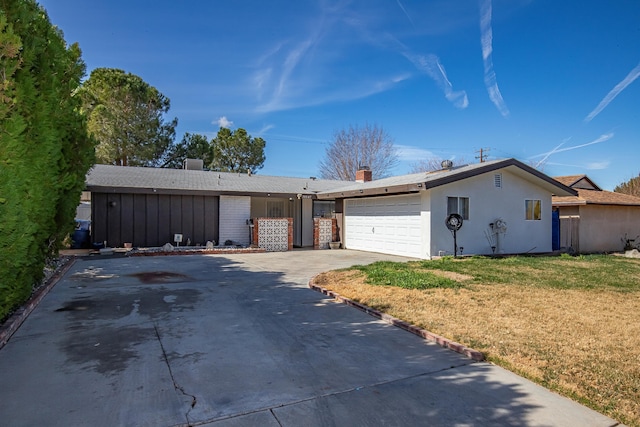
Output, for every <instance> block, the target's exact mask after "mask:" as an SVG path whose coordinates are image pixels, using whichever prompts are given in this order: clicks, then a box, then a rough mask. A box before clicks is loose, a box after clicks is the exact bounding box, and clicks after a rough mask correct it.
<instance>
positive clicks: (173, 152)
mask: <svg viewBox="0 0 640 427" xmlns="http://www.w3.org/2000/svg"><path fill="white" fill-rule="evenodd" d="M185 159H200V160H202V161H203V162H204V164H205V165H206V166H207V167H209V166H210V165H211V162H212V161H213V147H212V146H211V144H210V143H209V140H208V139H207V137H206V136H205V135H200V134H198V133H188V132H187V133H185V134H184V136H183V137H182V141H181V142H180V143H179V144H174V145H172V146H171V147H170V148H169V150H168V152H167V155H166V160H165V162H164V164H163V165H162V167H163V168H174V169H180V168H182V167H183V162H184V160H185Z"/></svg>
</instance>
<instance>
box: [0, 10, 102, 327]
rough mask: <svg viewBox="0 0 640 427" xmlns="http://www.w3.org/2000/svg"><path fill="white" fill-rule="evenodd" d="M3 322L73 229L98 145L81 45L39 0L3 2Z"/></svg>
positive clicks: (0, 37) (0, 59) (0, 30)
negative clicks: (84, 92) (86, 107)
mask: <svg viewBox="0 0 640 427" xmlns="http://www.w3.org/2000/svg"><path fill="white" fill-rule="evenodd" d="M0 70H1V72H0V123H1V124H2V125H1V132H0V321H1V320H2V319H3V318H5V317H6V316H7V315H8V314H9V313H10V312H11V310H12V309H13V308H15V307H16V306H17V305H19V304H21V303H22V302H23V301H25V300H26V299H27V298H28V297H29V296H30V294H31V292H32V290H33V286H35V285H36V284H37V283H38V282H39V281H40V279H41V278H42V274H43V267H44V265H45V261H46V259H47V258H48V257H50V256H54V255H57V250H58V248H59V247H60V244H61V242H62V240H63V239H64V237H65V236H66V235H68V233H69V232H70V231H71V230H73V225H74V223H73V218H74V215H75V209H76V207H77V206H78V204H79V202H80V193H81V191H82V189H83V188H84V180H85V175H86V173H87V171H88V169H89V167H90V166H91V164H92V163H93V159H94V157H93V155H94V145H93V142H92V140H91V139H90V138H89V137H88V135H87V129H86V122H85V119H84V117H83V116H82V114H81V100H80V98H79V97H77V96H74V93H75V91H76V90H77V88H78V87H79V86H80V81H81V79H82V77H83V76H84V73H85V66H84V63H83V62H82V60H81V53H80V49H79V47H78V46H77V45H76V44H74V45H72V46H67V44H66V42H65V41H64V38H63V35H62V32H61V31H60V30H58V29H57V28H56V27H54V26H53V25H52V24H51V22H50V21H49V17H48V16H47V13H46V12H45V10H44V9H42V8H41V7H40V6H39V5H38V4H37V3H36V2H35V1H34V0H20V1H16V0H0Z"/></svg>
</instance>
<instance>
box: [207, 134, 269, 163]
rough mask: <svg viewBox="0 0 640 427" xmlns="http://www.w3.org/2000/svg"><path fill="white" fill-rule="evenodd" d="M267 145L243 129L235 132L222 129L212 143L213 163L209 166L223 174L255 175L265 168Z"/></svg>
mask: <svg viewBox="0 0 640 427" xmlns="http://www.w3.org/2000/svg"><path fill="white" fill-rule="evenodd" d="M266 144H267V143H266V142H265V140H264V139H262V138H253V137H251V135H249V134H248V133H247V131H246V130H244V129H242V128H239V129H236V130H235V131H232V130H229V129H227V128H220V130H219V131H218V135H217V136H216V137H215V138H214V139H213V140H212V141H211V145H212V147H213V161H212V162H211V164H210V165H209V166H210V167H211V169H212V170H215V171H221V172H247V171H251V172H252V173H255V172H256V171H257V170H258V169H262V166H264V161H265V155H264V147H265V145H266Z"/></svg>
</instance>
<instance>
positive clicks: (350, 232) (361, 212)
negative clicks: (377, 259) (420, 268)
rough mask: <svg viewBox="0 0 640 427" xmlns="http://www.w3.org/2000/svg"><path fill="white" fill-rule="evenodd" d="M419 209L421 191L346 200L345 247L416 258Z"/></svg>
mask: <svg viewBox="0 0 640 427" xmlns="http://www.w3.org/2000/svg"><path fill="white" fill-rule="evenodd" d="M420 212H421V203H420V194H409V195H399V196H386V197H365V198H357V199H346V200H345V204H344V228H345V230H344V241H345V242H344V243H345V247H347V248H348V249H357V250H362V251H371V252H380V253H385V254H392V255H402V256H409V257H416V258H419V257H420V256H421V224H420V219H421V216H420Z"/></svg>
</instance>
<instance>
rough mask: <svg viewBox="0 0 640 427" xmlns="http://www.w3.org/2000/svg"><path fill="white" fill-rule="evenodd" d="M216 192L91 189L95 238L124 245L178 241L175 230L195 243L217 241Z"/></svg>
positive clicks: (148, 244)
mask: <svg viewBox="0 0 640 427" xmlns="http://www.w3.org/2000/svg"><path fill="white" fill-rule="evenodd" d="M218 209H219V199H218V197H217V196H197V195H158V194H127V193H97V192H93V193H92V200H91V210H92V215H91V216H92V223H91V228H92V241H93V242H104V241H106V242H107V245H108V246H111V247H121V246H123V244H124V243H128V242H130V243H132V244H133V246H134V247H152V246H162V245H164V244H165V243H171V244H175V243H174V241H173V236H174V234H177V233H180V234H182V235H183V242H182V245H184V244H186V242H187V239H188V240H190V242H191V244H192V245H195V244H198V243H199V244H202V245H204V244H205V243H206V242H207V241H208V240H211V241H216V242H217V241H218V237H219V233H218Z"/></svg>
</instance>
